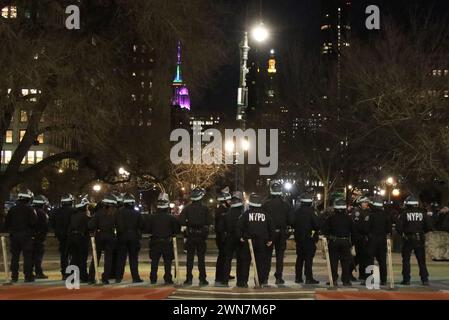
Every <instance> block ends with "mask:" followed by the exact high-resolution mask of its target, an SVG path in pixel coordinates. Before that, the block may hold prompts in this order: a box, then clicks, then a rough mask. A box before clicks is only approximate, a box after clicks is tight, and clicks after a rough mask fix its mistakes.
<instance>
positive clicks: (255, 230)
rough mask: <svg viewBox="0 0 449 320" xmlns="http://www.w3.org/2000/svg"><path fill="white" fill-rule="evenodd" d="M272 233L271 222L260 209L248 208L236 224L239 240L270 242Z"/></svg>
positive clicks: (266, 214)
mask: <svg viewBox="0 0 449 320" xmlns="http://www.w3.org/2000/svg"><path fill="white" fill-rule="evenodd" d="M273 233H274V226H273V221H272V220H271V217H270V215H269V214H268V213H267V212H266V211H265V210H264V209H263V208H262V207H260V208H250V209H248V210H247V211H245V213H243V214H242V216H241V218H240V219H239V221H238V224H237V236H238V237H239V238H243V239H262V240H265V241H272V240H273Z"/></svg>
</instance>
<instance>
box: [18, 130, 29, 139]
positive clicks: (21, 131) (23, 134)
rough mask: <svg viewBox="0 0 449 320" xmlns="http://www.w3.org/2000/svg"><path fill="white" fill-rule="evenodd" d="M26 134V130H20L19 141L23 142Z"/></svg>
mask: <svg viewBox="0 0 449 320" xmlns="http://www.w3.org/2000/svg"><path fill="white" fill-rule="evenodd" d="M26 132H27V131H26V130H20V131H19V141H22V139H23V137H24V136H25V133H26Z"/></svg>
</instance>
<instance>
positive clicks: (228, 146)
mask: <svg viewBox="0 0 449 320" xmlns="http://www.w3.org/2000/svg"><path fill="white" fill-rule="evenodd" d="M225 149H226V151H227V152H228V153H231V152H233V151H234V142H233V141H232V140H229V141H226V143H225Z"/></svg>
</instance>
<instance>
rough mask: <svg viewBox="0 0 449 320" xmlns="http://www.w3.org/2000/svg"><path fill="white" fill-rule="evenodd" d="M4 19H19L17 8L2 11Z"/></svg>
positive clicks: (6, 8)
mask: <svg viewBox="0 0 449 320" xmlns="http://www.w3.org/2000/svg"><path fill="white" fill-rule="evenodd" d="M2 17H3V18H17V7H16V6H7V7H4V8H3V9H2Z"/></svg>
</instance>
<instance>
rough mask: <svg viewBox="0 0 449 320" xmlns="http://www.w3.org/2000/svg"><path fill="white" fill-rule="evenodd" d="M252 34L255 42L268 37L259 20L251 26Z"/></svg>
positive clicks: (266, 30) (262, 40)
mask: <svg viewBox="0 0 449 320" xmlns="http://www.w3.org/2000/svg"><path fill="white" fill-rule="evenodd" d="M252 35H253V38H254V40H256V41H257V42H264V41H265V40H267V39H268V36H269V32H268V29H267V28H266V27H265V25H264V24H263V22H261V23H259V24H258V25H257V26H255V27H254V28H253V31H252Z"/></svg>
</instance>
